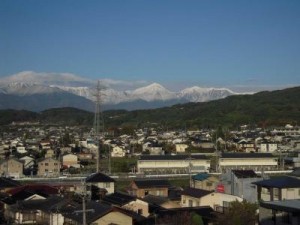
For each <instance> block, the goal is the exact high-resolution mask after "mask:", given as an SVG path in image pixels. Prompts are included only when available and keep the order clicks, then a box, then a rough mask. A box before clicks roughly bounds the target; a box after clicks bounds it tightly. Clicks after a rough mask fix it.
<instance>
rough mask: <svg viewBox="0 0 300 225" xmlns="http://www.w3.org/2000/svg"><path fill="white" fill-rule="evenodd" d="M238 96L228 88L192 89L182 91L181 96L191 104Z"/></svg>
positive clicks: (195, 87)
mask: <svg viewBox="0 0 300 225" xmlns="http://www.w3.org/2000/svg"><path fill="white" fill-rule="evenodd" d="M234 94H237V93H235V92H233V91H231V90H229V89H226V88H201V87H197V86H194V87H191V88H186V89H184V90H182V91H180V93H179V96H180V97H181V98H184V99H186V100H188V101H190V102H207V101H211V100H216V99H221V98H225V97H227V96H229V95H234Z"/></svg>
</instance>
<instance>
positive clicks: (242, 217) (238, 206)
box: [216, 200, 257, 225]
mask: <svg viewBox="0 0 300 225" xmlns="http://www.w3.org/2000/svg"><path fill="white" fill-rule="evenodd" d="M256 210H257V205H256V204H254V203H250V202H247V201H245V200H244V201H242V202H239V201H235V202H232V203H231V204H230V206H229V207H228V208H227V209H225V211H224V213H218V214H216V224H217V225H255V222H256V220H257V215H256Z"/></svg>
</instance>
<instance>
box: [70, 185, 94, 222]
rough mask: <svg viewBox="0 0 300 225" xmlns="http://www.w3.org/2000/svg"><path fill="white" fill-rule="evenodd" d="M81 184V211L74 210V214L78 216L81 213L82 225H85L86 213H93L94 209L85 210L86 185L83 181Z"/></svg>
mask: <svg viewBox="0 0 300 225" xmlns="http://www.w3.org/2000/svg"><path fill="white" fill-rule="evenodd" d="M82 183H83V191H82V210H75V211H74V213H76V214H78V213H82V225H87V223H86V213H87V212H94V211H95V210H94V209H86V202H85V201H86V196H87V193H86V183H85V181H83V182H82Z"/></svg>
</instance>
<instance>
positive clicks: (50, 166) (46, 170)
mask: <svg viewBox="0 0 300 225" xmlns="http://www.w3.org/2000/svg"><path fill="white" fill-rule="evenodd" d="M37 164H38V172H37V175H38V176H44V177H58V176H59V174H60V167H61V164H60V162H59V161H58V160H56V159H53V158H45V159H41V160H40V161H38V162H37Z"/></svg>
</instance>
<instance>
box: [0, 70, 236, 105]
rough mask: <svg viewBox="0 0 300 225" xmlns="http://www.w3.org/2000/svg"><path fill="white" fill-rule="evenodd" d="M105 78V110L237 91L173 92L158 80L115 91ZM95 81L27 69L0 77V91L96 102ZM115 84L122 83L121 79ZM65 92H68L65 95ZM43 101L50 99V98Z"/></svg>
mask: <svg viewBox="0 0 300 225" xmlns="http://www.w3.org/2000/svg"><path fill="white" fill-rule="evenodd" d="M103 81H104V82H101V84H102V83H104V84H103V85H104V86H105V87H103V88H101V91H100V98H101V99H100V100H101V102H102V104H103V105H106V106H107V107H106V109H109V108H114V109H116V108H120V109H142V108H155V107H163V106H170V105H172V104H176V103H183V102H205V101H210V100H216V99H221V98H225V97H227V96H229V95H234V94H237V93H234V92H232V91H231V90H229V89H225V88H202V87H197V86H194V87H191V88H186V89H184V90H181V91H178V92H172V91H170V90H168V89H167V88H165V87H163V86H162V85H161V84H158V83H152V84H150V85H146V86H144V87H139V88H136V89H133V90H116V89H114V88H112V85H111V84H113V82H111V80H110V82H109V84H108V83H105V81H107V80H103ZM96 83H97V82H95V81H91V80H88V79H84V78H81V77H79V76H75V75H73V74H67V73H63V74H59V73H35V72H30V71H27V72H22V73H18V74H16V75H13V76H10V77H6V78H3V79H0V94H1V96H2V98H4V97H5V96H6V95H10V96H31V97H32V96H34V95H44V96H47V95H48V96H49V95H51V94H55V96H58V95H59V94H64V102H66V103H67V97H66V96H72V99H73V102H75V99H76V96H77V97H78V99H79V100H78V101H82V99H85V101H86V100H88V101H90V102H91V104H92V103H93V102H94V101H95V96H96V92H97V91H96ZM116 83H117V84H118V85H119V86H120V83H121V81H118V82H116ZM127 83H128V82H127ZM66 93H67V94H69V95H66ZM82 97H83V98H82ZM39 98H40V97H39ZM44 101H47V99H45V100H44ZM86 104H87V103H85V105H86ZM0 108H5V104H4V103H2V106H1V105H0Z"/></svg>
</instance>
